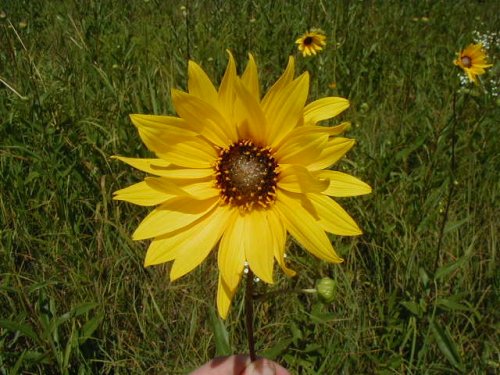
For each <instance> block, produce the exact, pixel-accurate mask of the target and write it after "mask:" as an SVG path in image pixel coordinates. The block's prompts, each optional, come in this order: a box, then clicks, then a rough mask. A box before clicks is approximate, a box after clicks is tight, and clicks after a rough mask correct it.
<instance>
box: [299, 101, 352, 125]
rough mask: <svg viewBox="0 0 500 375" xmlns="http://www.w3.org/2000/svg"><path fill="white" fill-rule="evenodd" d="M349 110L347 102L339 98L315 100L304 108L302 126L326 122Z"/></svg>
mask: <svg viewBox="0 0 500 375" xmlns="http://www.w3.org/2000/svg"><path fill="white" fill-rule="evenodd" d="M347 108H349V100H347V99H344V98H340V97H328V98H321V99H318V100H315V101H314V102H312V103H309V104H308V105H306V107H305V108H304V124H305V125H316V123H318V122H320V121H323V120H328V119H330V118H332V117H335V116H337V115H338V114H339V113H341V112H343V111H345V110H346V109H347Z"/></svg>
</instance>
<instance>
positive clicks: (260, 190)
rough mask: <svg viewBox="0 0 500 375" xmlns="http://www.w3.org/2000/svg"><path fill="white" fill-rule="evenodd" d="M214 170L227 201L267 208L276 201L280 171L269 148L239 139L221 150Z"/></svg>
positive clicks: (244, 205)
mask: <svg viewBox="0 0 500 375" xmlns="http://www.w3.org/2000/svg"><path fill="white" fill-rule="evenodd" d="M215 171H216V185H217V187H218V188H219V189H220V194H221V197H222V199H223V201H224V202H225V203H227V204H231V205H234V206H237V207H239V208H241V209H243V210H251V209H253V208H256V207H257V205H258V206H260V207H262V208H267V207H269V206H270V204H271V203H273V202H274V200H275V197H276V183H277V177H278V174H279V173H278V163H277V162H276V160H275V159H274V158H273V156H272V155H271V151H270V149H269V148H262V147H259V146H256V145H255V144H254V143H253V142H251V141H248V140H240V141H238V142H236V143H233V144H232V145H231V146H229V147H228V148H227V149H224V150H222V151H221V153H220V157H219V159H218V160H217V162H216V165H215Z"/></svg>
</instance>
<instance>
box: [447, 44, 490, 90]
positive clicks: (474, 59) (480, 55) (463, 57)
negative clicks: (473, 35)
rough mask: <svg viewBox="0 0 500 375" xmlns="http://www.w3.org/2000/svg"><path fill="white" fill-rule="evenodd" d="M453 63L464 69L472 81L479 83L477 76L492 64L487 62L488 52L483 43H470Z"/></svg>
mask: <svg viewBox="0 0 500 375" xmlns="http://www.w3.org/2000/svg"><path fill="white" fill-rule="evenodd" d="M453 63H454V64H455V65H457V66H459V67H460V68H462V69H463V70H464V72H465V73H466V74H467V77H469V80H470V81H471V82H474V83H476V84H477V76H480V75H482V74H484V73H485V72H486V71H485V69H486V68H489V67H491V66H492V64H488V63H487V62H486V52H485V51H484V49H483V45H482V44H470V45H469V46H467V48H465V49H464V50H463V51H461V52H459V53H458V57H457V59H456V60H455V61H453Z"/></svg>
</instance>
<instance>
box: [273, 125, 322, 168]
mask: <svg viewBox="0 0 500 375" xmlns="http://www.w3.org/2000/svg"><path fill="white" fill-rule="evenodd" d="M305 128H313V127H312V126H311V127H309V126H308V127H300V128H297V129H305ZM300 133H302V134H298V135H297V136H294V137H289V138H288V137H287V141H286V142H282V144H281V147H278V148H277V150H276V152H275V157H276V159H277V160H279V161H280V163H283V164H299V165H308V164H310V163H312V162H314V161H316V160H317V159H318V158H319V156H320V155H321V151H322V150H323V148H324V146H325V145H326V142H327V141H328V134H326V133H320V132H308V133H306V132H300Z"/></svg>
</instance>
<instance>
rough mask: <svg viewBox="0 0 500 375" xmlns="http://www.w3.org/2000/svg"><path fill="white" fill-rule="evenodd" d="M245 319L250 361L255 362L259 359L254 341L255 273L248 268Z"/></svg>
mask: <svg viewBox="0 0 500 375" xmlns="http://www.w3.org/2000/svg"><path fill="white" fill-rule="evenodd" d="M245 318H246V326H247V339H248V351H249V353H250V360H251V361H252V362H253V361H255V359H256V358H257V357H256V355H255V342H254V339H253V272H252V270H251V269H250V267H249V268H248V273H247V285H246V291H245Z"/></svg>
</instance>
